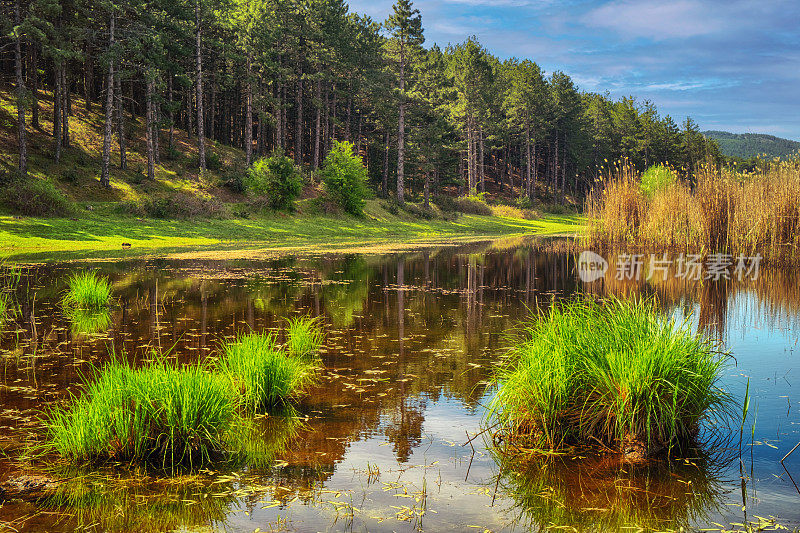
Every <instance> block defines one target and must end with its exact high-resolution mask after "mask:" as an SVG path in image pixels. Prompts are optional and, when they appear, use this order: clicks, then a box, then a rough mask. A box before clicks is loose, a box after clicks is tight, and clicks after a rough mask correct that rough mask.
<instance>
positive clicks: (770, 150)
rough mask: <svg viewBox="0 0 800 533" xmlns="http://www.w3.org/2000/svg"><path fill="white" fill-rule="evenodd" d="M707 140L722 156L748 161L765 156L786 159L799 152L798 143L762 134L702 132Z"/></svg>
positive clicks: (799, 145)
mask: <svg viewBox="0 0 800 533" xmlns="http://www.w3.org/2000/svg"><path fill="white" fill-rule="evenodd" d="M703 135H705V136H706V137H707V138H709V139H713V140H714V141H716V142H717V144H718V145H719V151H720V152H721V153H722V155H725V156H728V157H739V158H742V159H749V158H751V157H758V156H761V155H766V156H767V157H787V156H791V155H795V154H797V152H798V151H800V142H797V141H792V140H789V139H782V138H780V137H775V136H773V135H765V134H763V133H730V132H727V131H713V130H712V131H704V132H703Z"/></svg>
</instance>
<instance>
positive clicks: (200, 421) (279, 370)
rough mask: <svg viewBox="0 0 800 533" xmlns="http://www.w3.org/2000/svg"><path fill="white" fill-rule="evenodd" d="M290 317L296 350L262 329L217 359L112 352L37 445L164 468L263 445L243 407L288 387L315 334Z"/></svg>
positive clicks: (302, 376)
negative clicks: (184, 361) (190, 361)
mask: <svg viewBox="0 0 800 533" xmlns="http://www.w3.org/2000/svg"><path fill="white" fill-rule="evenodd" d="M291 325H292V327H291V330H290V332H289V335H290V341H289V342H288V344H289V345H292V346H298V347H303V349H304V350H305V351H304V352H303V353H302V354H301V355H295V354H294V353H287V352H288V351H289V350H281V349H279V348H278V347H277V346H276V344H275V337H274V336H273V335H272V334H248V335H241V336H239V338H238V339H237V340H236V341H235V342H231V343H227V344H224V345H223V346H222V347H221V357H220V362H219V365H218V366H212V365H200V364H195V365H186V366H179V365H178V364H176V363H173V362H170V361H168V360H167V358H166V357H165V356H162V355H159V354H156V357H155V361H153V362H151V363H149V364H146V365H144V366H140V367H133V366H131V365H129V364H128V363H127V362H125V361H124V360H123V359H121V358H118V357H115V358H113V359H112V360H111V362H109V363H108V364H106V365H105V366H104V367H102V368H101V369H98V370H97V371H96V372H95V375H94V376H92V378H93V379H92V380H91V381H90V383H89V384H88V385H87V389H86V392H85V393H84V394H83V395H81V396H80V397H78V398H73V400H72V402H71V403H70V405H68V406H65V407H59V408H56V409H55V410H54V411H53V412H52V413H51V414H50V416H49V418H48V420H47V430H48V440H47V444H46V445H45V448H46V450H49V451H54V452H56V453H58V454H59V455H61V456H62V457H65V458H66V459H68V460H70V461H72V462H76V463H92V462H103V461H113V462H123V463H127V462H130V463H137V464H147V465H151V466H155V467H157V468H161V469H170V470H174V469H175V468H177V467H188V468H196V467H198V466H202V465H205V464H209V463H211V462H213V461H217V460H224V459H231V458H232V457H233V456H235V455H237V454H239V455H244V456H248V457H249V456H254V454H256V453H255V452H263V451H264V450H262V449H261V448H259V447H258V446H254V445H252V443H249V441H250V440H252V438H253V432H254V431H256V430H257V426H256V425H254V424H255V422H254V421H253V420H252V419H251V418H249V417H248V415H251V414H253V413H254V412H255V411H260V412H263V411H264V410H266V409H267V408H270V407H277V406H280V405H285V404H286V403H287V402H288V400H289V399H290V398H292V397H293V396H295V395H297V394H298V393H299V392H300V390H301V389H302V388H303V387H304V386H305V385H307V384H308V383H309V382H310V381H311V379H312V371H313V366H314V361H313V359H311V358H310V355H312V353H313V352H314V351H316V350H317V349H319V346H320V344H321V343H322V340H323V338H322V334H321V331H320V330H319V329H318V326H317V324H316V322H314V321H313V320H310V319H296V320H294V321H292V322H291ZM292 337H296V338H295V339H294V340H292ZM312 348H313V350H312ZM256 440H258V439H256ZM262 448H263V447H262ZM272 448H274V447H270V451H271V450H272ZM256 455H263V454H261V453H259V454H256Z"/></svg>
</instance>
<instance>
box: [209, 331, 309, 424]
mask: <svg viewBox="0 0 800 533" xmlns="http://www.w3.org/2000/svg"><path fill="white" fill-rule="evenodd" d="M291 343H292V340H291V339H290V341H289V344H291ZM220 351H221V355H220V360H219V368H220V371H221V373H222V374H223V375H225V376H227V377H228V379H229V380H230V381H231V382H232V383H233V384H234V387H235V388H236V389H237V390H239V391H240V392H241V397H242V403H243V407H244V409H245V410H246V411H249V412H257V411H264V410H267V409H269V408H271V407H276V406H280V405H282V404H285V403H286V402H287V401H288V400H290V399H291V398H292V397H293V396H294V395H296V394H297V393H298V392H299V391H300V390H302V388H303V387H305V386H306V385H308V384H309V383H311V382H312V381H313V378H314V374H313V369H314V364H315V362H314V361H313V360H309V359H308V358H304V357H293V356H292V355H291V354H287V353H285V352H284V351H282V350H280V349H279V348H278V347H277V345H276V342H275V336H274V335H273V334H272V333H250V334H245V335H239V337H238V338H237V339H236V340H235V341H233V342H226V343H223V344H222V346H221V350H220Z"/></svg>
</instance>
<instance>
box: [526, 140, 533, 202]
mask: <svg viewBox="0 0 800 533" xmlns="http://www.w3.org/2000/svg"><path fill="white" fill-rule="evenodd" d="M525 157H526V161H527V162H526V165H525V195H526V196H528V197H529V198H530V196H531V191H532V190H533V187H532V186H531V184H532V182H533V159H532V158H531V126H530V124H525Z"/></svg>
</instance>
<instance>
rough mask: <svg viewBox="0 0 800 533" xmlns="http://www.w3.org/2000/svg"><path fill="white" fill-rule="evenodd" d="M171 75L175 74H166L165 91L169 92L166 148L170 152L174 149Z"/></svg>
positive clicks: (173, 110)
mask: <svg viewBox="0 0 800 533" xmlns="http://www.w3.org/2000/svg"><path fill="white" fill-rule="evenodd" d="M173 77H175V75H174V74H172V73H170V74H169V75H168V76H167V91H168V92H169V139H168V141H167V144H168V147H167V149H168V150H169V153H170V154H172V153H173V152H174V151H175V107H174V106H175V101H174V93H173V90H172V78H173Z"/></svg>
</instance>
